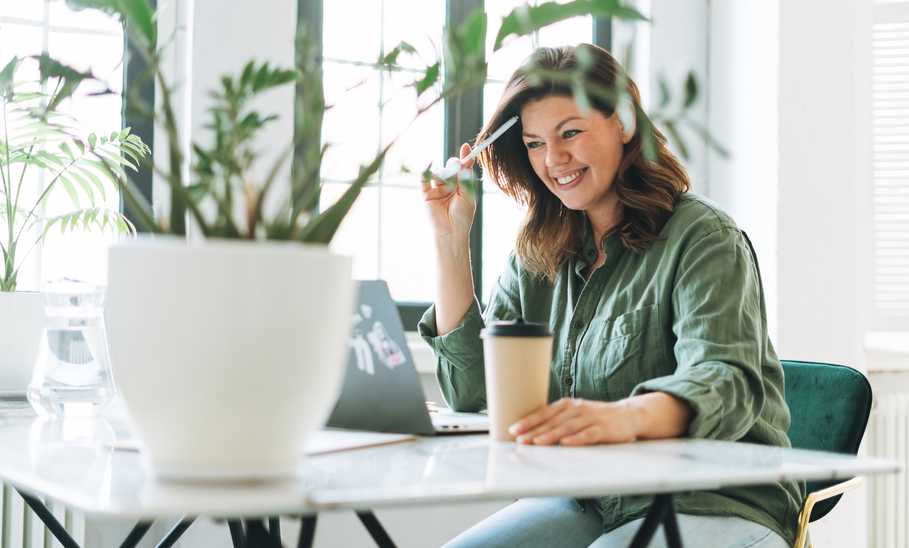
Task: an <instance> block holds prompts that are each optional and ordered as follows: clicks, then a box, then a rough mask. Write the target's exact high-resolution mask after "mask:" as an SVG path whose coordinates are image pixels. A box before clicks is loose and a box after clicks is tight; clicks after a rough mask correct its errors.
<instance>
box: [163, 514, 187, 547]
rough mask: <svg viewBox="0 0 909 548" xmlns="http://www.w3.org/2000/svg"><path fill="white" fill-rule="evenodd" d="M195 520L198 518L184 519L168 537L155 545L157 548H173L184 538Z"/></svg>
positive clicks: (174, 527)
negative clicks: (172, 547) (184, 534)
mask: <svg viewBox="0 0 909 548" xmlns="http://www.w3.org/2000/svg"><path fill="white" fill-rule="evenodd" d="M195 520H196V518H188V519H187V518H186V517H184V518H183V519H182V520H180V521H179V522H178V523H177V524H176V525H174V526H173V528H172V529H171V530H170V532H168V533H167V536H165V537H164V538H163V539H161V542H159V543H158V544H156V545H155V548H170V547H171V546H173V545H174V543H175V542H177V540H178V539H179V538H180V537H182V536H183V533H185V532H186V530H187V529H189V526H190V525H192V524H193V522H194V521H195Z"/></svg>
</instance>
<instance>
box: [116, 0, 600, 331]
mask: <svg viewBox="0 0 909 548" xmlns="http://www.w3.org/2000/svg"><path fill="white" fill-rule="evenodd" d="M150 1H151V3H152V7H156V4H157V0H150ZM483 4H484V0H446V2H445V14H446V17H445V19H446V24H447V25H449V26H452V25H457V24H459V23H461V22H463V21H464V19H465V18H466V17H467V15H469V14H470V13H471V12H472V11H473V10H474V9H476V8H478V7H482V6H483ZM323 21H324V17H323V0H297V22H298V24H306V25H308V27H309V29H310V31H311V32H313V33H314V37H315V38H316V40H317V43H318V44H319V45H318V47H319V50H320V52H321V46H322V36H323ZM131 31H132V29H131V28H130V26H129V25H127V26H126V29H125V32H124V40H125V41H126V48H125V50H124V51H126V52H127V59H126V67H125V70H124V82H123V94H124V101H123V105H124V106H123V115H122V119H123V126H124V127H131V128H132V132H133V133H135V134H137V135H139V137H141V138H142V140H143V141H144V142H145V143H146V144H147V145H148V146H149V148H150V149H151V150H152V154H151V156H150V157H151V158H154V120H153V118H152V117H151V116H149V115H148V114H147V113H146V114H143V113H140V112H137V111H135V110H134V109H131V108H129V107H128V105H129V101H127V100H126V98H127V97H128V95H129V94H133V93H135V94H137V95H138V97H139V98H140V99H141V100H142V102H143V103H144V104H150V105H154V102H155V86H154V80H153V79H149V78H147V77H146V74H147V71H148V64H147V63H146V62H145V60H144V59H143V58H142V56H141V55H138V54H137V53H136V52H135V48H134V47H133V46H132V45H131V44H130V41H129V36H130V33H131ZM593 40H594V43H595V44H597V45H600V46H602V47H605V48H606V49H610V48H611V47H612V21H611V19H610V18H602V17H593ZM142 78H145V80H144V81H143V80H140V79H142ZM136 86H138V88H137V87H136ZM297 92H298V93H299V92H300V90H299V87H298V90H297ZM444 109H445V113H444V132H445V135H444V151H445V157H449V156H453V155H455V154H457V149H458V146H459V145H460V143H463V142H467V141H470V140H471V139H473V137H474V136H476V134H477V133H478V132H479V130H480V128H481V126H482V124H483V89H482V87H479V88H478V89H476V90H475V91H472V92H470V93H468V94H465V95H463V96H461V97H459V98H458V99H456V100H454V101H446V102H445V105H444ZM300 153H301V150H300V149H299V147H298V149H297V150H295V152H294V155H295V158H297V157H298V154H300ZM296 163H297V162H294V164H296ZM134 182H135V183H136V185H137V186H138V188H139V190H140V192H141V193H142V195H143V196H145V197H146V198H147V199H148V200H149V202H151V199H152V169H151V168H150V167H148V168H147V169H140V171H139V173H138V174H137V176H136V177H135V180H134ZM121 211H123V212H124V214H125V215H126V216H127V218H130V219H131V220H133V214H132V212H131V211H130V209H129V207H128V206H126V205H125V204H123V202H122V198H121ZM482 228H483V196H482V193H480V194H478V196H477V210H476V217H475V219H474V229H473V230H471V236H470V252H471V257H472V261H471V264H472V270H473V277H474V288H475V292H476V296H477V298H478V300H479V301H480V302H482V301H483V297H482V296H483V294H484V289H485V288H483V276H482V272H483V229H482ZM431 304H432V303H431V302H414V301H398V302H397V305H398V312H399V313H400V315H401V319H402V321H403V323H404V327H405V329H406V330H407V331H414V330H416V326H417V323H418V322H419V320H420V318H421V317H422V315H423V313H424V312H425V310H426V309H427V308H428V307H429V306H430V305H431Z"/></svg>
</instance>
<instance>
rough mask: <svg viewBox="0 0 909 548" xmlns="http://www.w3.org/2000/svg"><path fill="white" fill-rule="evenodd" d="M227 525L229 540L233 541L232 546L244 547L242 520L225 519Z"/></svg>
mask: <svg viewBox="0 0 909 548" xmlns="http://www.w3.org/2000/svg"><path fill="white" fill-rule="evenodd" d="M227 526H228V527H229V528H230V540H231V541H233V543H234V548H246V533H244V532H243V522H241V521H240V520H236V519H230V520H227Z"/></svg>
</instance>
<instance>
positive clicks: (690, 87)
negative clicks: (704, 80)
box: [685, 72, 698, 109]
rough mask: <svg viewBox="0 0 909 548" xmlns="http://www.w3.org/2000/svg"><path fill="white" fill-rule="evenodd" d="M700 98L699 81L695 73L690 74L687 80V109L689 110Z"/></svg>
mask: <svg viewBox="0 0 909 548" xmlns="http://www.w3.org/2000/svg"><path fill="white" fill-rule="evenodd" d="M697 98H698V80H697V78H696V77H695V75H694V72H689V73H688V77H687V78H685V108H686V109H687V108H689V107H690V106H691V105H693V104H694V102H695V101H696V100H697Z"/></svg>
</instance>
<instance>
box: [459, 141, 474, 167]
mask: <svg viewBox="0 0 909 548" xmlns="http://www.w3.org/2000/svg"><path fill="white" fill-rule="evenodd" d="M468 154H470V145H469V144H468V143H464V144H463V145H461V150H460V151H458V157H459V158H461V159H462V160H463V159H464V158H466V157H467V155H468ZM473 163H474V160H471V161H469V162H463V163H462V164H461V169H470V168H472V167H473Z"/></svg>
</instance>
